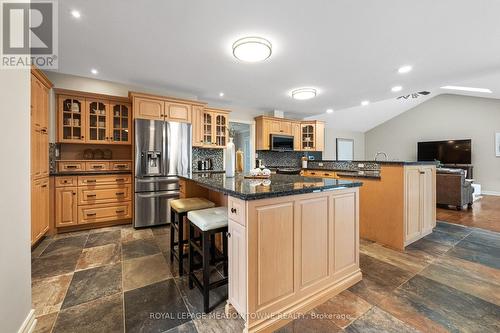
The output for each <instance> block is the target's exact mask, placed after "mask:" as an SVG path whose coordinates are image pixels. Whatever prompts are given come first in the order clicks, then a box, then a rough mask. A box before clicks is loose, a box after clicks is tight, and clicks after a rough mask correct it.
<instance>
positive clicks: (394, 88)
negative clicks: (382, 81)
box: [391, 86, 403, 92]
mask: <svg viewBox="0 0 500 333" xmlns="http://www.w3.org/2000/svg"><path fill="white" fill-rule="evenodd" d="M401 90H403V87H401V86H395V87H392V88H391V91H392V92H398V91H401Z"/></svg>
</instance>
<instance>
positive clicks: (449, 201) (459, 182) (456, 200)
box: [436, 168, 474, 210]
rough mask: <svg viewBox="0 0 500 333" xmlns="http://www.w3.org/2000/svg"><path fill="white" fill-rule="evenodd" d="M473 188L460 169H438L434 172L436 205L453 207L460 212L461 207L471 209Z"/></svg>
mask: <svg viewBox="0 0 500 333" xmlns="http://www.w3.org/2000/svg"><path fill="white" fill-rule="evenodd" d="M473 193H474V188H473V187H472V183H471V182H470V181H468V180H466V175H465V171H464V170H461V169H447V168H438V169H437V170H436V203H437V204H438V205H446V206H454V207H456V208H457V209H458V210H461V209H462V208H463V206H465V205H467V207H468V208H470V207H472V202H473Z"/></svg>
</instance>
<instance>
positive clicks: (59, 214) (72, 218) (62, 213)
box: [55, 187, 78, 228]
mask: <svg viewBox="0 0 500 333" xmlns="http://www.w3.org/2000/svg"><path fill="white" fill-rule="evenodd" d="M55 193H56V194H55V195H56V198H55V210H56V211H55V221H56V227H57V228H59V227H67V226H72V225H76V224H77V223H78V217H77V204H78V200H77V188H76V187H56V192H55Z"/></svg>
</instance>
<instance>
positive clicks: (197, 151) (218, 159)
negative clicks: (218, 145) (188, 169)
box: [193, 147, 224, 171]
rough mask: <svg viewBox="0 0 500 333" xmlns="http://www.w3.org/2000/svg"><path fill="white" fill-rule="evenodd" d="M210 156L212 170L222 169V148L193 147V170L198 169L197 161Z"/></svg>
mask: <svg viewBox="0 0 500 333" xmlns="http://www.w3.org/2000/svg"><path fill="white" fill-rule="evenodd" d="M206 158H211V159H212V161H213V165H214V166H213V169H214V170H224V150H223V149H212V148H210V149H207V148H198V147H193V171H195V170H198V161H199V160H204V159H206Z"/></svg>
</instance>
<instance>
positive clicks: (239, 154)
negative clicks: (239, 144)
mask: <svg viewBox="0 0 500 333" xmlns="http://www.w3.org/2000/svg"><path fill="white" fill-rule="evenodd" d="M243 160H244V153H243V151H242V150H241V148H238V150H237V151H236V172H243Z"/></svg>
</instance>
